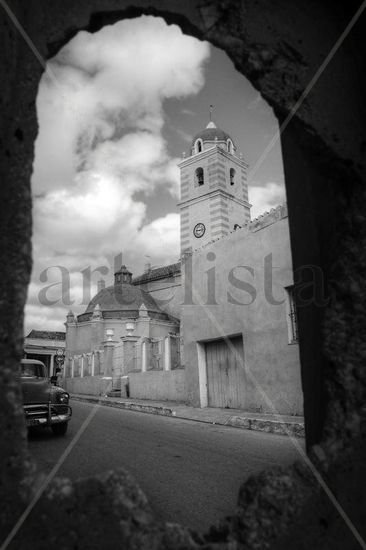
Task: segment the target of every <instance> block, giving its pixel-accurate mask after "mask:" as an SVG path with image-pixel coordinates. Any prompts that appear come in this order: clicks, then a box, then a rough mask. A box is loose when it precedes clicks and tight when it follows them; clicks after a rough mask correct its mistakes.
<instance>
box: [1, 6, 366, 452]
mask: <svg viewBox="0 0 366 550" xmlns="http://www.w3.org/2000/svg"><path fill="white" fill-rule="evenodd" d="M314 9H315V8H314ZM136 10H137V12H138V13H140V10H139V9H138V8H137V9H136ZM315 11H316V10H315ZM135 13H136V12H135ZM314 15H315V14H314ZM108 17H120V14H117V15H116V14H114V15H112V16H111V15H110V14H109V15H108ZM180 17H181V16H179V17H178V16H177V19H178V20H181V19H180ZM97 19H100V16H98V18H97ZM167 19H169V15H168V16H167ZM254 19H255V17H254ZM189 20H190V16H186V17H184V19H183V22H182V26H186V28H188V29H189V30H190V32H192V34H199V35H200V36H202V34H203V33H204V32H205V30H204V29H201V30H199V31H197V28H195V27H194V26H193V25H192V24H191V23H188V21H189ZM294 20H296V18H294ZM299 20H300V19H299ZM312 20H313V21H317V24H319V25H321V22H320V23H319V22H318V20H317V18H316V17H313V18H312ZM94 21H95V19H94ZM181 21H182V20H181ZM271 23H272V24H276V21H275V22H273V21H272V22H271ZM342 23H343V20H342ZM84 24H85V13H84V14H83V16H80V19H79V20H78V23H77V26H78V27H79V28H82V27H83V26H84ZM304 28H306V26H305V27H304ZM57 32H59V31H55V35H57ZM59 36H60V35H59ZM254 36H255V33H254ZM278 36H281V31H279V32H278ZM238 39H239V38H238ZM60 40H61V41H62V40H63V38H62V37H61V38H60ZM213 40H215V41H217V43H219V44H222V46H223V47H225V48H226V49H227V50H228V51H231V55H232V56H233V58H235V56H236V54H235V51H234V49H232V50H231V47H230V46H228V45H227V44H223V42H222V41H221V40H220V38H219V37H217V36H215V38H214V39H213ZM260 43H261V41H260V38H259V37H257V38H254V41H253V43H251V44H248V45H246V48H247V50H246V53H245V55H243V54H242V52H241V53H240V55H241V58H240V59H239V58H238V60H237V64H238V66H241V69H242V71H243V73H245V74H247V75H248V76H249V77H250V79H251V80H252V81H253V82H255V83H256V85H257V86H258V88H260V89H261V90H262V91H263V93H265V94H266V97H267V98H268V99H269V100H270V102H271V104H272V105H273V106H274V107H275V109H276V112H277V113H278V116H279V118H280V120H282V121H283V120H284V117H285V114H286V112H287V109H288V103H287V100H288V99H289V97H285V96H287V92H288V91H289V90H290V96H291V94H293V95H292V96H291V98H290V99H295V98H296V97H298V94H299V92H300V91H301V87H302V88H303V87H304V86H303V84H304V83H303V82H302V80H301V77H300V82H301V83H300V85H299V83H298V82H297V83H294V82H293V81H291V79H290V80H289V82H291V85H289V86H288V87H287V90H286V91H284V90H282V89H281V87H280V86H272V87H269V88H268V87H267V84H268V82H269V81H271V79H272V83H275V82H276V77H275V75H274V74H273V73H272V71H271V69H269V71H268V72H266V74H265V75H264V76H263V74H262V73H261V72H258V62H257V61H256V55H257V53H255V54H253V56H254V57H253V56H252V57H251V58H250V59H249V54H248V50H252V51H255V52H257V49H256V48H257V46H258V45H259V44H260ZM275 49H276V48H275ZM247 54H248V55H247ZM282 54H283V52H282ZM282 54H281V55H282ZM285 57H287V54H285ZM305 58H306V54H305ZM253 59H254V61H253ZM266 59H268V57H267V58H266ZM288 59H289V60H290V65H291V63H293V62H294V60H293V59H292V60H291V55H290V54H288ZM296 63H299V58H297V61H296ZM259 64H260V62H259ZM309 67H310V69H309V70H310V71H311V69H314V71H313V74H314V73H315V70H316V67H313V65H312V62H311V60H309ZM36 72H37V71H36ZM297 74H299V73H297ZM359 74H362V72H361V71H360V72H359ZM268 75H269V76H268ZM344 78H347V77H346V76H345V77H344ZM351 80H352V79H351ZM340 81H342V75H340ZM28 85H29V86H30V89H31V90H32V93H33V92H34V89H33V88H32V86H33V83H31V82H30V83H29V84H28ZM341 89H342V87H341ZM274 90H276V91H274ZM31 99H34V93H33V96H32V97H31ZM309 101H310V104H311V98H310V99H309ZM14 105H15V106H17V103H16V102H14ZM18 107H19V108H21V104H19V105H18ZM315 112H316V109H315ZM334 112H336V110H335V111H334ZM323 114H324V116H323V117H321V118H322V121H323V126H324V128H326V129H327V127H331V123H330V119H329V113H328V112H327V109H326V108H325V112H324V113H323ZM324 121H325V122H324ZM14 124H15V122H14V123H11V124H9V128H11V129H12V130H13V129H14ZM307 124H309V128H310V130H309V131H308V129H307V128H306V125H307ZM31 127H32V131H33V132H34V128H35V121H34V120H32V121H31ZM314 128H315V130H314ZM338 130H339V129H338ZM7 132H8V130H7ZM340 134H341V135H342V137H344V138H345V139H344V142H345V143H346V142H347V139H346V136H347V131H344V132H343V131H342V130H341V131H340ZM25 135H26V134H25ZM14 136H15V137H16V134H15V133H14ZM7 137H8V135H7ZM27 139H28V138H27V137H26V140H25V141H26V145H27V147H26V148H25V149H24V150H22V154H23V155H24V159H28V161H29V158H30V155H31V154H32V153H31V147H29V144H28V143H27ZM341 141H342V140H341ZM351 141H352V140H349V142H351ZM282 143H283V146H284V147H283V151H284V159H285V171H286V176H287V178H286V185H287V192H288V201H289V207H290V226H291V231H292V242H293V243H295V246H294V252H295V253H294V267H295V270H296V268H297V267H298V266H301V265H303V264H304V263H306V262H307V263H308V264H309V263H315V264H316V265H319V266H321V267H322V268H323V269H324V273H325V274H326V276H328V274H329V272H330V268H331V266H332V265H333V264H334V263H335V261H336V260H335V254H334V251H333V245H335V237H334V236H332V231H333V229H334V223H333V222H334V221H335V219H336V218H337V220H338V222H339V223H340V225H341V226H342V228H344V236H347V235H349V233H350V229H349V227H348V228H347V224H343V221H342V216H343V215H344V214H345V213H346V212H347V211H352V210H354V211H357V208H356V207H355V204H354V202H353V200H352V197H351V195H352V193H353V192H354V191H356V190H358V186H359V171H358V168H354V169H353V168H352V169H349V166H348V171H347V170H346V166H345V163H344V158H346V159H347V158H350V157H351V158H352V154H351V152H350V151H349V150H348V151H346V152H345V153H344V155H343V156H342V155H339V149H338V148H337V146H336V145H334V143H332V142H331V140H328V139H327V135H326V130H324V129H322V128H321V127H320V126H319V125H318V124H317V123H316V121H315V120H313V119H312V118H311V115H310V116H309V117H308V116H307V115H305V116H304V117H299V116H295V117H294V119H293V120H292V122H291V124H290V126H288V128H287V133H285V134H284V135H283V136H282ZM13 147H14V143H13V142H11V144H10V145H9V148H8V149H7V151H6V155H7V157H8V158H10V157H11V154H12V150H13ZM299 166H302V167H305V168H304V170H303V171H302V172H301V174H299V171H298V170H299ZM352 166H353V167H355V166H356V165H355V164H353V165H352ZM19 170H20V169H19ZM335 171H338V174H337V173H335ZM325 172H326V173H327V175H326V176H325V175H324V173H325ZM339 173H341V174H342V175H341V176H340V175H339ZM332 174H333V175H334V179H333V180H332V182H331V181H330V180H331V179H332V178H331V175H332ZM13 175H16V176H18V173H17V171H16V170H15V171H14V172H13ZM21 175H22V176H23V179H22V177H19V178H18V180H17V181H18V182H19V184H20V187H19V189H20V194H21V192H23V191H24V196H25V195H26V184H25V181H24V174H20V173H19V176H21ZM10 180H11V178H10ZM340 180H342V181H340ZM345 182H349V185H350V186H349V189H351V191H349V195H347V197H344V193H343V191H342V188H344V187H345ZM12 183H13V182H12ZM322 184H324V185H322ZM11 188H12V189H13V188H14V185H12V186H11ZM356 194H357V196H361V193H356ZM309 197H311V199H312V204H311V205H308V203H307V199H308V198H309ZM9 204H10V203H9ZM23 204H24V212H25V213H26V212H29V202H28V201H27V199H26V198H25V201H24V203H23ZM304 205H305V206H304ZM17 210H19V208H17ZM291 212H294V213H295V212H296V213H297V214H299V215H298V216H295V215H293V217H292V218H291ZM324 212H327V216H324ZM336 213H338V214H341V217H340V221H339V218H338V216H336ZM8 215H9V216H10V215H11V216H13V218H14V219H13V220H11V218H10V219H9V225H8V229H9V234H10V233H11V234H12V239H13V235H15V238H17V234H18V233H17V231H14V228H15V226H14V224H16V223H19V224H20V225H19V226H18V227H17V229H18V230H19V235H23V236H25V235H27V233H28V234H29V218H27V216H25V217H24V213H22V217H20V216H19V213H16V215H15V212H14V209H13V208H9V212H8ZM342 224H343V225H342ZM301 227H307V229H309V228H310V229H311V230H309V231H307V232H306V235H303V232H302V230H301ZM19 228H20V229H19ZM319 235H321V236H320V237H319ZM338 235H339V232H338ZM13 244H14V242H13ZM330 245H331V246H330ZM342 246H343V245H342ZM336 248H337V247H336V246H335V249H336ZM19 250H20V252H19V255H18V256H17V258H18V259H19V260H20V261H18V262H17V263H18V266H16V265H14V264H13V263H11V264H10V268H11V269H10V270H9V273H10V272H11V277H12V278H8V279H7V281H8V282H9V284H10V286H11V285H14V284H15V282H17V283H20V284H21V285H23V286H24V285H25V284H26V283H27V274H28V273H29V269H30V266H29V260H28V258H29V246H28V247H27V246H25V247H23V249H21V248H20V247H19ZM342 250H343V251H344V252H345V256H346V258H347V260H348V259H349V258H348V256H347V253H346V249H345V248H344V247H343V248H342ZM309 251H311V253H310V252H309ZM338 252H339V248H338ZM356 263H357V262H356ZM22 270H23V274H22V273H21V271H22ZM13 280H14V283H13ZM7 300H8V301H6V304H9V299H7ZM22 301H24V295H23V294H22V296H20V297H19V301H18V302H17V304H16V307H15V305H10V306H9V308H10V310H11V311H13V312H14V319H16V321H17V323H18V321H19V311H20V309H21V308H19V304H20V305H22ZM342 303H343V302H342V299H341V300H340V305H341V309H342ZM345 315H346V317H347V308H346V309H345ZM356 318H357V315H356ZM323 320H324V308H323V309H322V310H317V309H316V308H312V307H309V308H304V310H303V311H302V312H301V315H300V318H299V322H300V325H302V327H303V334H304V337H303V343H302V363H303V383H304V391H305V395H306V397H307V400H308V401H307V419H308V425H307V429H308V442H310V443H314V442H319V441H320V440H321V434H322V428H323V421H322V420H323V419H324V403H325V401H324V400H322V398H323V397H324V395H323V381H324V380H323V374H324V364H326V361H325V359H324V354H323V349H324V341H323V339H322V338H323V337H322V336H319V335H320V334H323V332H322V331H321V330H320V329H321V328H322V326H323ZM328 322H329V323H330V324H329V325H328V326H327V329H329V327H330V326H332V323H331V320H329V319H328ZM333 326H334V325H333ZM360 326H361V325H360ZM16 327H17V325H16V324H14V323H13V324H12V325H11V326H10V329H11V330H15V331H16V332H17V334H18V335H19V328H18V329H17V328H16ZM352 327H353V325H352ZM318 329H319V330H318ZM314 333H315V335H314ZM355 333H356V334H357V327H356V326H355ZM337 334H338V332H337V330H335V335H336V336H337ZM351 337H353V335H351ZM19 341H20V340H19ZM18 347H19V344H18ZM16 349H17V348H16V345H15V344H14V346H13V347H12V355H13V358H12V359H11V361H10V363H11V362H12V364H15V358H16V353H17V352H16ZM337 349H338V348H337ZM14 350H15V351H14ZM339 352H340V358H341V359H342V360H343V359H344V358H345V355H344V351H343V350H342V349H341V348H340V349H339ZM333 357H334V355H333ZM343 362H344V361H343ZM312 365H313V366H312ZM336 365H337V368H338V369H339V365H338V363H337V362H336ZM327 376H328V381H330V382H331V383H332V381H333V378H332V375H330V374H327ZM348 389H349V388H348V385H347V384H345V387H344V392H345V393H347V391H348ZM312 393H313V396H312V395H311V394H312ZM319 418H320V419H321V422H320V423H319ZM342 419H343V417H342ZM342 419H341V420H342ZM336 425H337V422H335V423H334V424H332V423H331V424H328V430H329V431H328V436H329V433H333V430H334V429H335V426H336ZM16 426H17V427H18V426H20V424H19V422H18V423H17V425H16ZM14 441H15V442H16V441H17V438H16V437H15V439H14ZM14 444H15V445H16V443H14ZM20 455H21V453H20Z"/></svg>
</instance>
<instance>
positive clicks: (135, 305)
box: [78, 266, 169, 322]
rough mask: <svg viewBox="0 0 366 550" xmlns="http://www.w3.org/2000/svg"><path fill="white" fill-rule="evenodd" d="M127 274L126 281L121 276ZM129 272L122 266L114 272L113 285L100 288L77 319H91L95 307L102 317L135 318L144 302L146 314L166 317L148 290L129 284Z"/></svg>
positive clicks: (156, 317)
mask: <svg viewBox="0 0 366 550" xmlns="http://www.w3.org/2000/svg"><path fill="white" fill-rule="evenodd" d="M121 274H122V276H123V275H124V274H127V275H128V277H127V282H123V281H124V280H126V279H124V278H121V277H120V275H121ZM129 275H131V273H130V272H129V271H127V270H126V268H125V266H122V268H121V270H119V271H117V272H116V273H115V282H114V285H113V286H108V287H106V288H103V289H101V290H100V291H99V292H98V293H97V294H96V295H95V296H94V298H93V299H92V300H91V301H90V302H89V304H88V307H87V308H86V310H85V312H84V313H82V314H81V315H78V321H79V322H80V321H88V320H89V319H91V317H92V315H93V313H94V311H95V309H96V308H97V309H98V312H101V314H102V316H103V318H104V319H108V318H114V319H119V318H122V317H128V318H135V317H138V316H139V309H140V307H141V306H142V305H143V304H144V306H145V308H146V311H147V314H148V316H149V317H151V318H155V319H164V320H166V319H168V318H169V317H168V315H167V314H166V313H164V312H163V311H162V310H161V309H160V308H159V306H158V305H157V303H156V302H155V300H154V299H153V298H152V296H150V294H149V293H148V292H145V291H144V290H142V289H140V288H139V287H136V286H133V285H132V284H131V278H130V277H129Z"/></svg>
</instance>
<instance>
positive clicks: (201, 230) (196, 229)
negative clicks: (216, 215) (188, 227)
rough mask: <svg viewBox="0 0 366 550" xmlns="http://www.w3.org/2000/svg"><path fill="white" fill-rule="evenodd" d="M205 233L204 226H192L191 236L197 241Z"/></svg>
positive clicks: (199, 224) (201, 224)
mask: <svg viewBox="0 0 366 550" xmlns="http://www.w3.org/2000/svg"><path fill="white" fill-rule="evenodd" d="M205 231H206V228H205V226H204V224H203V223H198V224H197V225H195V226H194V229H193V235H194V236H195V237H197V239H199V238H200V237H203V235H204V234H205Z"/></svg>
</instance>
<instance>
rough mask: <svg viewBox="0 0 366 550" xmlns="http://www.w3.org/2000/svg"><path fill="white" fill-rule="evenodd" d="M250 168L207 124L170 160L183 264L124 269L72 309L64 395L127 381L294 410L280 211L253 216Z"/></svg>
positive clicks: (159, 390) (226, 402)
mask: <svg viewBox="0 0 366 550" xmlns="http://www.w3.org/2000/svg"><path fill="white" fill-rule="evenodd" d="M247 167H248V165H247V164H246V162H245V161H244V159H243V157H242V155H241V154H239V155H238V154H237V148H236V145H235V142H234V140H233V139H232V138H231V137H230V136H229V135H228V134H227V133H226V132H224V131H223V130H221V129H220V128H218V127H217V126H216V125H215V123H214V122H213V121H212V120H211V121H210V122H209V124H208V125H207V127H206V128H205V129H203V130H202V131H201V132H199V133H198V134H197V135H196V136H195V137H194V139H193V141H192V144H191V148H190V151H189V155H188V156H185V155H183V159H182V160H181V162H180V163H179V168H180V172H181V197H180V202H179V208H180V220H181V250H180V261H178V262H176V263H174V264H171V265H168V266H163V267H159V268H155V269H151V268H150V267H149V266H147V267H146V270H145V272H144V273H143V274H141V275H139V276H137V277H135V278H132V275H131V273H130V272H129V271H128V270H127V269H126V268H125V266H123V267H122V268H121V270H120V271H118V272H117V273H116V274H115V284H114V286H113V287H108V288H107V289H102V288H101V289H99V292H98V294H97V295H96V296H95V297H94V298H93V300H92V301H91V302H90V304H89V305H88V307H87V309H86V311H85V313H84V314H82V315H79V316H78V317H77V318H75V317H74V316H73V314H72V313H71V312H70V314H69V316H68V318H67V323H66V329H67V335H66V355H67V358H68V359H67V367H66V376H67V379H66V384H67V389H68V390H69V391H71V392H72V391H75V392H81V393H91V392H94V393H96V394H98V393H99V394H101V393H103V391H105V389H106V388H107V387H108V389H114V390H117V391H121V388H122V392H123V387H124V380H127V379H128V387H129V395H130V397H132V398H133V397H134V398H145V399H165V400H175V401H181V402H185V403H188V404H191V405H192V406H198V407H206V406H213V407H223V408H234V409H245V410H247V411H252V412H268V413H274V412H275V413H278V414H291V415H293V414H295V415H296V414H298V415H302V409H303V406H302V390H301V380H300V362H299V350H298V333H297V323H296V311H295V307H294V302H293V299H292V286H293V273H292V261H291V250H290V239H289V229H288V219H287V208H286V205H281V206H278V207H277V208H276V209H272V210H271V211H270V212H267V213H265V214H264V215H262V216H260V217H259V218H257V219H255V220H251V217H250V207H251V205H250V204H249V202H248V185H247V175H246V172H247ZM177 255H178V251H177ZM93 365H94V366H93ZM122 377H124V378H122Z"/></svg>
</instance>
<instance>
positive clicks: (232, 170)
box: [230, 168, 236, 185]
mask: <svg viewBox="0 0 366 550" xmlns="http://www.w3.org/2000/svg"><path fill="white" fill-rule="evenodd" d="M235 174H236V172H235V168H230V185H234V183H235Z"/></svg>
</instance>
